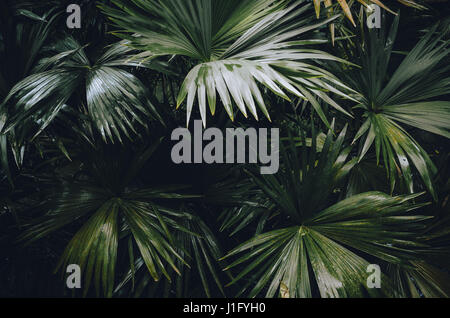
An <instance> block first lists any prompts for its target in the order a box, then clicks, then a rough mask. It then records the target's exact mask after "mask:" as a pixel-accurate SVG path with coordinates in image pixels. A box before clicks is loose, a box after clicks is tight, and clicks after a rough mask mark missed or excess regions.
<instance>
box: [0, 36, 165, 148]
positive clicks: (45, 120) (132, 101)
mask: <svg viewBox="0 0 450 318" xmlns="http://www.w3.org/2000/svg"><path fill="white" fill-rule="evenodd" d="M84 49H85V47H82V46H80V44H79V43H78V42H77V41H76V40H75V39H74V38H72V37H67V38H65V39H64V40H61V41H59V42H58V43H56V44H55V45H54V46H53V48H52V51H54V53H55V55H54V56H52V57H46V58H43V59H42V60H40V61H39V63H38V65H37V66H36V67H35V68H34V70H33V74H32V75H30V76H28V77H27V78H25V79H24V80H22V81H20V82H19V83H18V84H16V85H15V86H14V87H13V88H12V89H11V91H10V92H9V94H8V96H7V97H6V99H5V101H4V103H3V105H2V109H1V111H2V113H3V114H4V115H3V116H4V117H5V118H6V119H5V122H4V123H3V125H2V126H3V132H9V131H11V130H12V129H13V128H15V130H16V134H17V135H18V136H17V139H18V140H19V142H21V141H23V140H27V139H29V138H31V139H32V138H35V137H36V136H37V135H39V134H40V133H41V132H42V131H43V130H44V129H45V128H46V127H47V126H48V125H49V124H50V123H51V122H52V121H53V119H54V118H55V116H56V115H57V114H58V113H59V111H60V110H61V108H62V107H63V106H64V105H65V104H66V103H68V101H69V99H70V98H74V96H78V94H80V92H79V90H80V89H81V90H82V91H81V96H82V97H81V100H78V102H79V103H81V104H84V103H85V104H86V105H87V112H88V114H89V115H90V117H91V119H92V120H93V122H94V124H95V127H96V128H97V129H98V131H99V132H100V133H101V136H102V138H103V139H104V140H105V141H107V140H110V141H112V142H114V140H115V139H117V140H119V141H121V142H122V136H123V135H125V136H127V137H128V138H131V133H136V127H137V126H144V127H147V122H146V118H148V117H150V118H154V119H155V118H156V119H160V117H159V115H158V113H157V111H156V109H155V108H154V106H153V105H152V104H151V103H150V101H149V100H148V98H147V95H146V88H145V86H144V84H143V83H142V82H141V81H140V80H139V79H138V78H137V77H136V76H135V75H133V74H132V73H131V72H129V71H127V70H125V69H123V67H136V66H138V63H136V62H134V61H132V60H130V59H129V57H130V49H129V48H128V47H126V46H125V45H124V43H117V44H114V45H112V46H111V47H110V48H108V49H107V50H106V52H105V53H104V54H103V55H102V56H101V57H100V58H98V59H97V61H96V62H95V63H91V62H90V60H89V58H88V57H87V56H86V53H85V51H84ZM155 64H157V62H156V63H155ZM140 65H142V66H146V67H152V66H151V63H147V64H140ZM83 94H84V96H83Z"/></svg>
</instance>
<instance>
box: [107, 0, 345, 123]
mask: <svg viewBox="0 0 450 318" xmlns="http://www.w3.org/2000/svg"><path fill="white" fill-rule="evenodd" d="M114 3H115V4H116V6H117V8H111V7H107V6H102V8H103V10H104V11H105V13H106V14H107V15H108V16H109V17H110V18H111V20H112V21H113V22H114V23H115V24H116V25H117V26H118V27H119V28H120V29H121V30H123V31H120V32H116V34H117V35H119V36H121V37H123V38H125V39H127V40H128V41H130V45H131V46H132V47H133V48H136V49H138V50H141V51H142V53H140V54H138V55H137V56H136V57H137V58H141V59H144V60H145V58H147V59H152V58H154V57H157V56H161V55H165V56H177V55H180V56H184V57H188V58H190V60H191V61H192V65H194V66H193V67H192V69H190V71H189V72H188V74H187V76H186V78H185V80H184V82H183V84H182V85H181V88H180V91H179V94H178V98H177V105H178V106H180V105H181V104H182V103H183V101H184V100H185V99H186V98H187V104H186V109H187V123H189V119H190V116H191V113H192V109H193V105H194V101H195V98H196V97H197V101H198V106H199V110H200V115H201V118H202V120H203V124H204V125H206V113H207V107H208V105H209V109H210V111H211V114H213V115H214V113H215V110H216V103H217V100H218V97H217V95H219V97H220V100H221V101H222V104H223V106H224V108H225V110H226V112H227V113H228V115H229V117H230V118H231V119H234V116H235V115H234V111H233V102H234V104H235V105H236V106H237V107H238V109H239V111H240V112H241V113H242V114H243V115H244V116H245V117H247V116H248V112H250V113H251V114H252V115H253V117H255V118H256V119H258V114H257V108H259V109H260V110H261V111H262V112H263V114H264V115H265V116H266V117H267V118H269V119H270V116H269V112H268V110H267V107H266V105H265V102H264V99H263V97H262V96H263V95H262V93H261V90H260V88H259V87H258V84H262V85H263V86H265V87H267V88H268V89H269V90H270V91H272V92H273V93H275V94H277V95H279V96H281V97H282V98H285V99H287V100H290V98H289V96H288V95H287V93H289V94H292V95H293V96H297V97H299V98H304V99H308V100H309V101H310V102H311V104H312V106H313V107H314V109H315V110H316V111H317V112H318V113H319V114H320V115H321V118H322V119H323V120H324V121H325V122H326V123H327V124H328V121H327V119H326V117H325V114H324V113H323V110H322V109H321V107H320V105H319V103H318V102H317V101H316V98H319V99H324V100H326V101H328V102H329V103H330V104H331V105H332V106H333V107H335V108H337V109H338V110H340V111H342V112H343V113H345V114H347V115H350V114H349V113H348V112H347V111H345V110H344V109H343V108H342V107H341V106H340V105H339V104H337V103H336V102H334V101H333V100H331V98H329V97H328V96H327V95H326V94H325V93H324V91H327V92H329V91H332V92H334V93H337V94H339V95H341V96H343V97H345V98H351V97H350V96H348V95H347V93H348V89H347V88H346V87H345V86H344V85H342V83H341V82H340V81H339V80H338V79H337V78H336V77H335V76H333V75H332V74H330V73H329V72H327V71H325V70H324V69H323V68H321V67H319V66H318V65H314V63H311V61H312V60H313V61H329V60H332V61H340V62H344V61H342V60H340V59H338V58H336V57H334V56H332V55H330V54H327V53H325V52H323V51H319V50H312V49H307V48H305V45H308V44H312V43H323V42H326V41H321V40H320V39H317V38H315V37H314V36H312V38H305V37H304V34H307V32H309V31H314V30H317V29H319V28H320V27H321V26H323V25H325V24H326V23H328V22H330V21H331V20H333V19H334V18H335V17H332V18H330V19H327V20H325V21H321V22H317V23H314V24H313V23H311V22H312V20H313V19H314V18H313V17H312V14H311V10H310V9H311V4H306V3H304V2H303V1H299V2H298V4H297V5H294V6H287V2H286V1H276V0H264V1H255V0H246V1H228V2H226V3H224V2H223V1H219V0H199V1H197V0H189V1H177V0H170V1H157V0H152V1H121V0H120V1H114Z"/></svg>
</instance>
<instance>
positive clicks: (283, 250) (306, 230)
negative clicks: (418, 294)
mask: <svg viewBox="0 0 450 318" xmlns="http://www.w3.org/2000/svg"><path fill="white" fill-rule="evenodd" d="M345 134H346V128H344V129H343V130H342V132H341V133H340V134H339V136H338V137H337V139H336V140H333V137H332V132H331V131H330V132H329V133H328V136H327V139H326V141H325V144H324V145H323V149H322V150H321V152H320V154H319V153H318V152H317V147H316V144H315V142H314V144H313V145H312V146H311V147H308V146H306V144H305V145H302V146H301V149H296V147H294V145H293V143H292V141H291V142H290V145H288V146H284V147H282V150H281V151H282V153H283V156H282V158H284V162H283V163H284V164H283V167H282V171H281V172H280V173H278V174H277V175H276V176H272V175H259V174H258V173H255V172H252V171H249V173H250V175H251V177H252V179H253V180H254V182H255V184H256V186H257V187H258V188H259V189H261V190H262V193H263V195H262V196H260V198H262V199H263V200H264V198H265V197H267V198H268V200H267V201H268V202H267V203H265V204H266V208H267V209H269V210H270V212H271V213H272V214H279V216H278V221H280V217H282V218H284V219H285V221H282V222H280V225H278V226H276V227H275V229H271V230H270V231H267V232H264V233H262V234H259V235H256V236H254V237H253V238H251V239H249V240H248V241H247V242H244V243H242V244H241V245H239V246H238V247H236V248H235V249H233V250H232V251H231V252H230V253H229V254H228V255H227V256H226V257H227V258H228V257H231V256H234V255H236V254H242V253H244V252H245V253H244V254H243V255H242V256H241V257H239V258H237V259H236V260H235V261H234V262H232V263H231V264H230V265H229V266H228V268H233V267H236V266H238V265H241V264H242V263H244V262H248V263H249V264H248V265H247V266H246V267H242V268H241V270H240V271H239V273H238V274H237V275H236V277H235V278H234V280H233V281H232V282H231V284H234V283H236V282H238V281H239V280H241V279H242V278H243V277H245V276H246V275H249V276H250V279H248V281H247V282H246V283H244V284H243V286H244V287H243V288H242V290H241V292H242V293H244V292H246V294H244V295H246V296H249V297H254V296H257V295H259V294H260V293H262V292H264V293H265V296H267V297H273V296H276V295H280V296H281V297H311V296H313V295H314V293H315V291H317V290H318V291H319V293H320V296H321V297H362V296H365V295H371V296H376V295H377V293H379V292H380V291H379V290H378V291H377V290H374V289H369V288H367V285H366V278H367V276H366V274H365V271H366V268H367V266H368V265H369V264H370V263H369V262H368V261H367V260H366V259H364V256H363V255H371V256H372V257H375V258H378V259H380V260H383V261H386V262H389V263H392V264H396V265H401V266H407V264H408V262H411V261H412V260H414V259H415V258H416V257H417V253H418V251H419V250H420V248H422V247H423V244H422V243H420V242H417V240H415V238H414V236H413V235H411V234H412V233H414V231H418V230H420V229H421V228H423V226H424V225H423V224H422V222H423V221H424V220H426V219H428V217H427V216H421V215H414V214H411V212H410V211H412V210H415V209H417V208H419V207H421V206H422V205H423V204H420V203H414V199H415V198H417V197H418V195H410V196H397V197H390V196H388V195H386V194H383V193H381V192H366V193H361V194H357V195H354V196H352V197H349V198H346V199H343V200H337V202H336V198H335V199H333V192H336V190H338V189H339V183H340V182H341V181H342V180H343V179H344V178H345V177H346V176H347V174H348V173H349V171H350V170H351V169H352V168H353V166H354V165H355V163H356V160H357V158H352V159H350V160H348V159H347V158H348V156H349V153H350V147H347V146H343V142H344V138H345ZM315 139H316V136H315V134H314V132H313V135H312V140H315ZM330 199H331V201H330ZM256 202H258V201H256ZM263 202H264V201H263ZM333 202H335V203H334V204H333ZM252 209H257V208H255V207H253V208H250V210H252ZM251 213H252V212H251V211H248V212H247V215H251ZM282 225H284V226H282ZM268 227H269V225H268ZM348 247H351V248H352V249H351V250H349V249H348ZM355 252H359V254H360V255H358V253H355ZM311 269H312V272H311ZM311 273H312V274H311ZM310 275H313V277H311V276H310ZM383 283H384V284H385V285H384V286H385V287H384V288H383V290H382V293H384V296H395V295H396V289H395V288H393V286H391V285H390V284H391V283H390V282H389V279H388V278H387V277H386V278H383Z"/></svg>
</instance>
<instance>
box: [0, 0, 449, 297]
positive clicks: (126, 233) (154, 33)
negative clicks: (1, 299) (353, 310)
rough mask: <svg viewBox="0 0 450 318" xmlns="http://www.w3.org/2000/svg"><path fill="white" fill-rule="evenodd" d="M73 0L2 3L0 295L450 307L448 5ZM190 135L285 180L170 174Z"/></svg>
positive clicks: (210, 172) (225, 170) (239, 167)
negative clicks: (361, 300) (202, 129)
mask: <svg viewBox="0 0 450 318" xmlns="http://www.w3.org/2000/svg"><path fill="white" fill-rule="evenodd" d="M75 2H76V3H78V4H80V6H81V10H82V28H81V29H68V28H67V26H66V20H65V18H66V16H67V15H66V12H65V11H66V10H65V9H66V6H67V5H68V4H69V3H72V1H68V0H67V1H66V0H64V1H54V0H47V1H39V3H35V2H31V1H27V0H20V1H11V0H4V1H2V2H0V162H1V164H0V285H1V287H2V288H0V296H7V297H11V296H13V297H14V296H26V297H44V296H57V297H67V296H75V297H77V296H85V297H188V298H193V297H205V296H206V297H224V296H225V297H234V296H242V297H260V296H264V297H284V298H288V297H290V298H294V297H449V296H450V278H449V273H448V268H450V249H449V247H450V240H449V237H450V236H449V233H450V231H449V228H450V222H449V220H450V218H449V213H448V212H449V209H448V208H449V189H450V183H449V178H450V170H449V168H448V167H449V165H448V161H449V159H450V152H449V149H450V140H449V137H450V133H449V131H450V129H449V128H450V126H449V122H450V104H449V102H448V100H449V98H448V97H449V96H450V78H449V74H450V67H449V65H450V63H449V47H448V45H449V34H450V33H449V25H450V23H449V22H450V20H448V19H445V17H446V16H448V15H449V8H448V6H446V5H445V4H441V5H440V4H433V3H427V5H426V6H427V8H430V9H431V10H428V11H426V14H425V11H418V10H417V9H419V8H420V9H421V7H419V6H421V4H422V3H418V2H417V3H416V2H414V3H413V2H412V1H396V2H389V3H388V2H385V1H375V0H374V1H370V0H367V1H362V0H361V1H358V2H359V3H361V4H362V5H363V6H367V5H368V4H371V3H375V4H378V5H381V6H383V5H386V6H387V7H388V8H389V9H390V10H392V11H393V12H394V11H395V12H396V13H398V14H397V15H394V14H383V15H382V20H383V21H382V27H381V29H371V30H368V29H367V28H366V23H359V25H358V27H357V28H355V27H353V26H352V25H351V23H349V21H348V19H351V21H354V22H357V21H356V20H352V19H353V17H357V18H358V19H359V20H360V22H362V20H361V19H362V16H361V15H359V16H357V15H354V12H353V11H351V10H353V9H354V8H355V4H358V3H357V2H351V1H344V0H342V1H341V0H339V1H337V2H335V1H331V0H329V1H328V0H326V1H325V2H324V4H325V7H326V10H325V12H323V11H322V10H321V9H320V6H321V4H320V1H315V0H313V1H306V0H111V1H109V0H105V1H99V2H100V3H99V2H97V1H90V0H79V1H75ZM397 2H399V3H402V4H406V6H404V5H399V6H396V3H397ZM352 3H353V6H352ZM408 5H412V7H409V6H408ZM97 6H98V7H97ZM339 7H341V8H342V9H343V10H341V9H339ZM358 8H359V5H358ZM398 9H399V10H401V15H400V14H399V12H397V10H398ZM321 13H324V14H321ZM424 17H426V19H425V18H424ZM436 20H439V21H436ZM436 22H438V23H436ZM356 24H358V23H356ZM388 25H391V27H390V30H389V32H388V28H387V27H386V26H388ZM327 28H331V30H332V34H331V35H332V37H331V41H330V40H329V39H327V36H328V35H327V33H328V31H327ZM334 32H336V36H334ZM397 34H398V36H397ZM197 106H198V107H197ZM178 107H182V108H183V110H185V112H184V111H183V112H180V111H177V110H176V108H178ZM208 108H209V111H208ZM257 108H259V110H257ZM208 112H210V113H211V114H212V115H214V116H211V117H208V116H209V115H207V113H208ZM239 112H240V113H242V114H243V115H244V116H239ZM261 112H262V113H263V114H264V116H265V117H266V118H267V119H269V120H265V119H262V120H258V118H259V117H260V115H259V113H261ZM249 113H250V114H251V115H252V116H248V114H249ZM244 117H245V118H244ZM247 117H251V118H247ZM190 118H195V119H197V118H201V119H202V121H203V125H204V126H206V121H207V120H208V125H209V126H215V128H216V129H220V130H221V131H225V130H226V129H227V128H231V127H234V128H238V127H239V128H244V129H246V128H251V127H254V128H278V129H279V132H280V136H281V138H280V148H279V149H278V150H277V149H275V150H274V152H273V153H272V155H279V161H280V166H279V170H278V172H277V173H276V174H274V175H261V174H260V167H258V165H257V164H241V163H239V164H223V165H222V164H211V165H207V164H179V165H177V164H174V163H173V162H172V160H171V149H172V148H173V145H174V141H172V140H171V139H172V138H171V135H172V130H173V129H175V128H179V127H181V126H186V123H187V124H188V125H187V126H188V127H187V128H189V120H190ZM332 118H333V120H331V119H332ZM189 129H190V128H189ZM271 136H272V138H275V137H274V135H271ZM197 137H198V136H196V135H195V133H194V138H197ZM271 141H274V140H269V142H271ZM245 145H247V143H245ZM259 147H261V145H259ZM197 150H198V149H197ZM246 151H247V149H246ZM248 151H250V150H248ZM246 155H247V153H246ZM14 162H15V164H13V163H14ZM69 264H77V265H79V266H80V269H81V274H82V275H81V278H82V290H70V289H68V288H67V286H66V284H65V282H66V280H65V279H64V278H65V277H64V276H65V275H67V266H68V265H69ZM369 265H378V266H379V267H380V269H381V281H382V288H370V286H369V285H368V283H367V278H368V276H369V274H370V273H368V272H367V270H368V267H369ZM372 267H373V266H372ZM375 267H376V266H375ZM56 274H59V275H56Z"/></svg>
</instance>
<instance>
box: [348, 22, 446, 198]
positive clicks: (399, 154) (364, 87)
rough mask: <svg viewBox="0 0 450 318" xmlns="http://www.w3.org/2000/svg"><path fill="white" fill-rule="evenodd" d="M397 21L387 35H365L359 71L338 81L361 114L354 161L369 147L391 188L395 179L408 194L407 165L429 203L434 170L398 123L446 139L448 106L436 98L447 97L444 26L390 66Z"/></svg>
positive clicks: (411, 190) (417, 145)
mask: <svg viewBox="0 0 450 318" xmlns="http://www.w3.org/2000/svg"><path fill="white" fill-rule="evenodd" d="M398 23H399V18H398V17H397V18H395V20H394V22H393V24H392V26H391V30H390V32H389V34H388V35H387V36H385V32H383V31H382V32H380V34H377V32H370V31H369V39H368V40H367V43H366V45H365V46H363V47H362V48H361V59H360V65H361V66H362V68H361V69H358V70H354V71H348V70H346V72H344V73H343V74H342V77H343V78H346V82H347V83H348V84H349V85H350V86H351V87H352V88H354V89H355V90H356V91H357V92H358V93H359V97H356V98H357V99H358V104H357V105H356V106H355V107H354V108H355V109H361V110H362V114H361V116H362V118H363V124H362V125H361V127H360V129H359V130H358V132H357V133H356V135H355V138H354V140H353V142H356V141H357V140H358V139H360V138H361V137H363V136H365V138H364V141H363V142H361V147H360V159H362V158H364V156H365V155H366V153H367V151H368V150H369V148H370V147H371V146H372V145H373V144H375V150H376V158H377V163H379V162H380V158H381V156H382V157H383V163H384V165H385V167H386V170H387V173H388V175H389V178H390V187H391V191H393V190H394V186H395V178H396V175H399V174H401V175H402V181H403V182H404V183H405V184H406V187H407V189H408V191H409V192H410V193H413V192H414V187H413V178H412V171H411V165H413V166H414V167H415V168H416V169H417V171H418V173H419V174H420V177H421V179H422V181H423V183H424V184H425V186H426V188H427V189H428V191H429V192H430V193H431V195H432V196H433V198H434V199H436V198H437V196H436V192H435V190H434V187H433V181H432V180H433V177H434V175H435V174H436V171H437V170H436V167H435V165H434V164H433V162H432V161H431V159H430V157H429V155H428V154H427V152H426V151H425V150H424V149H423V148H422V147H421V146H420V145H419V143H418V142H417V141H416V140H415V139H414V138H413V136H412V135H411V133H410V132H408V131H407V130H406V129H405V128H404V126H402V125H401V124H406V125H409V126H411V127H414V128H419V129H423V130H426V131H428V132H431V133H434V134H438V135H441V136H444V137H447V138H449V137H450V102H448V101H447V100H445V99H443V100H437V99H438V98H443V97H444V98H445V96H447V95H448V94H449V93H450V85H449V74H450V72H449V71H450V67H449V63H448V61H449V52H450V51H449V41H448V40H447V39H446V38H445V37H446V32H448V25H444V26H443V28H442V32H438V30H440V29H439V25H435V26H433V27H432V28H431V30H430V31H428V33H427V34H426V35H425V36H424V37H423V38H422V39H421V40H420V41H419V42H418V43H417V44H416V46H415V47H414V48H413V49H412V50H411V51H410V52H409V53H408V54H407V55H406V56H405V57H404V58H403V60H402V62H401V63H400V65H398V67H396V68H395V70H393V68H392V67H391V65H392V62H391V61H392V60H391V55H392V48H393V45H394V42H395V37H396V34H397V28H398Z"/></svg>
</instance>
